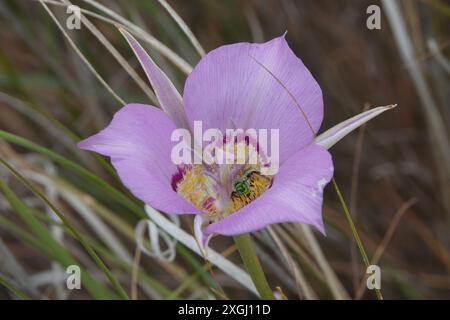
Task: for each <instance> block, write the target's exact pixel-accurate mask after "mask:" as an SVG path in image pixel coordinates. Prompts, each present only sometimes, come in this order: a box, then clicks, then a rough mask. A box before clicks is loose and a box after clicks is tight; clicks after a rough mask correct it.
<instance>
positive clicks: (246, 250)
mask: <svg viewBox="0 0 450 320" xmlns="http://www.w3.org/2000/svg"><path fill="white" fill-rule="evenodd" d="M234 242H235V243H236V246H237V247H238V250H239V254H240V255H241V258H242V261H243V262H244V265H245V267H246V268H247V271H248V273H249V274H250V277H251V278H252V280H253V283H254V284H255V287H256V290H258V292H259V294H260V295H261V298H262V299H264V300H275V296H274V295H273V292H272V289H270V287H269V284H268V283H267V279H266V275H265V274H264V271H263V270H262V267H261V263H260V262H259V259H258V256H257V255H256V252H255V248H254V246H253V241H252V238H251V236H250V234H249V233H247V234H242V235H239V236H235V237H234Z"/></svg>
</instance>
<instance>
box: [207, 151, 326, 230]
mask: <svg viewBox="0 0 450 320" xmlns="http://www.w3.org/2000/svg"><path fill="white" fill-rule="evenodd" d="M332 176H333V162H332V160H331V155H330V154H329V153H328V151H326V150H325V149H323V148H322V147H319V146H316V145H309V146H308V147H306V148H304V149H303V150H301V151H299V152H297V153H296V154H295V155H293V156H292V157H291V158H290V159H289V160H287V161H286V162H285V163H284V164H283V165H282V166H281V168H280V171H279V173H278V174H277V175H276V176H275V178H274V182H273V185H272V187H271V188H270V189H269V190H267V191H266V192H265V193H264V194H263V195H262V196H261V197H259V198H258V199H256V200H255V201H253V202H251V203H250V204H249V205H247V206H245V207H243V208H242V209H241V210H239V211H237V212H235V213H233V214H231V215H230V216H228V217H227V218H225V219H223V220H220V221H219V222H216V223H213V224H211V225H209V226H208V227H206V229H205V236H208V235H210V234H212V233H218V234H222V235H237V234H242V233H247V232H251V231H255V230H259V229H262V228H263V227H265V226H266V225H269V224H274V223H282V222H297V223H305V224H310V225H313V226H314V227H316V228H317V229H318V230H319V231H320V232H322V233H325V229H324V225H323V220H322V200H323V199H322V193H323V188H324V187H325V185H326V184H327V183H328V182H329V181H330V180H331V177H332Z"/></svg>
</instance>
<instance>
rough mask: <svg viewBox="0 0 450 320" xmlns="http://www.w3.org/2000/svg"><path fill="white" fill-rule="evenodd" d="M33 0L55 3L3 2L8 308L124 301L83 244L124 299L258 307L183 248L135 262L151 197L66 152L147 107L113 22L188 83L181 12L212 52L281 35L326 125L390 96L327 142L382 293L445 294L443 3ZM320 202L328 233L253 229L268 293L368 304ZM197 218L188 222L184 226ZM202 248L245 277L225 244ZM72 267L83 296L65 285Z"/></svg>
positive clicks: (447, 215) (3, 237) (187, 43)
mask: <svg viewBox="0 0 450 320" xmlns="http://www.w3.org/2000/svg"><path fill="white" fill-rule="evenodd" d="M43 2H45V4H46V7H47V9H48V10H49V11H47V10H46V8H45V6H43V5H42V3H41V2H39V1H34V0H2V1H1V2H0V43H1V46H0V130H1V131H0V158H1V159H2V164H1V165H0V179H1V182H0V185H1V188H0V299H17V298H18V297H19V298H33V299H102V298H117V297H118V293H117V292H119V291H120V290H118V288H117V283H116V285H114V284H111V281H109V280H108V272H107V271H106V270H105V268H103V267H102V265H101V263H99V262H98V261H97V260H96V259H95V258H94V259H93V258H92V255H90V254H89V250H86V247H88V248H90V249H92V250H94V251H95V252H96V253H97V254H98V256H99V257H100V258H101V260H102V261H104V263H105V265H106V268H107V270H109V271H110V272H111V274H112V275H113V277H114V279H116V280H117V282H118V283H120V286H121V287H122V288H123V290H124V291H125V292H127V294H129V295H130V296H131V297H133V298H139V299H180V298H181V299H209V298H216V299H222V298H236V299H241V298H255V296H254V294H253V293H251V292H250V291H249V290H247V289H246V288H245V287H243V286H242V285H240V284H239V283H238V282H236V281H235V280H234V279H233V277H230V276H229V275H227V274H224V273H223V272H221V271H220V270H218V269H217V268H215V267H214V266H210V265H208V264H207V263H205V261H204V260H203V259H202V258H201V257H199V256H197V255H196V254H195V253H193V252H192V251H190V250H189V249H187V248H186V247H184V246H183V245H182V244H177V245H176V249H175V252H174V253H176V258H175V260H173V261H166V260H165V259H164V258H166V257H165V256H158V255H156V256H155V254H154V252H142V250H144V249H147V250H148V251H151V249H150V248H149V246H150V244H149V243H148V240H146V241H143V243H142V246H143V247H142V246H141V248H140V249H139V247H138V249H136V248H137V247H136V241H135V226H136V224H137V223H138V221H139V220H141V219H142V218H143V217H145V213H144V211H143V205H142V204H141V203H140V202H139V201H138V200H137V199H135V198H133V197H132V196H131V195H130V194H129V193H128V192H127V190H126V189H125V188H124V187H123V186H122V185H121V183H120V182H119V181H118V180H117V178H116V177H115V175H114V172H113V171H111V167H110V166H109V165H108V161H107V159H102V158H101V157H97V156H95V155H94V154H91V153H88V152H84V151H81V150H78V149H77V148H76V145H75V144H76V142H77V141H79V140H80V139H81V138H85V137H87V136H89V135H91V134H93V133H95V132H97V131H99V130H100V129H101V128H103V127H105V125H107V124H108V123H109V121H110V120H111V118H112V115H113V114H114V112H116V111H117V110H118V109H119V108H120V107H121V106H122V104H123V102H142V103H150V104H154V105H156V104H157V102H156V101H155V98H154V93H153V91H152V89H151V87H150V86H149V84H148V83H147V80H146V78H145V75H144V73H143V72H142V70H141V69H140V66H139V64H138V61H137V60H136V59H135V57H134V55H133V53H132V51H131V50H130V49H129V47H128V45H127V43H126V41H125V40H124V39H123V37H122V36H121V34H120V33H119V32H118V30H117V28H116V27H115V26H114V24H120V25H123V26H125V28H127V29H128V30H130V31H131V32H132V33H134V34H135V35H136V37H137V38H138V39H139V40H140V41H141V42H142V44H143V46H144V47H145V48H146V49H147V50H148V52H149V53H150V55H151V56H152V57H153V58H154V59H155V61H156V62H157V63H158V65H159V66H160V67H161V68H162V69H163V70H164V71H165V72H166V73H167V74H168V75H169V77H170V78H171V79H172V80H173V81H174V83H175V84H176V86H177V87H178V89H179V90H180V91H182V89H183V84H184V80H185V79H186V76H187V74H188V73H189V72H190V70H191V69H192V67H193V66H195V64H196V63H197V62H198V61H199V59H200V57H201V54H202V50H201V48H200V47H199V46H198V45H193V44H192V41H191V40H190V38H192V37H190V36H187V35H186V34H185V32H184V31H183V28H182V27H180V25H179V23H178V22H177V19H178V18H181V19H182V20H183V21H184V22H185V24H186V25H187V26H188V28H189V29H190V30H191V31H192V33H193V34H194V35H195V37H196V38H197V39H198V42H199V44H200V45H201V47H202V48H203V49H204V50H205V51H206V52H208V51H210V50H212V49H214V48H216V47H218V46H221V45H224V44H228V43H234V42H242V41H246V42H263V41H267V40H270V39H272V38H273V37H276V36H279V35H281V34H283V33H284V32H285V31H287V32H288V33H287V41H288V43H289V45H290V46H291V48H292V49H293V51H294V52H295V53H296V55H297V56H299V57H300V58H301V59H302V60H303V62H304V63H305V65H306V66H307V67H308V68H309V69H310V71H311V72H312V74H313V75H314V77H315V78H316V79H317V81H318V82H319V84H320V85H321V87H322V91H323V94H324V102H325V120H324V123H323V125H322V129H321V131H322V132H323V131H324V130H325V129H327V128H330V127H331V126H333V125H335V124H337V123H339V122H340V121H343V120H345V119H347V118H349V117H351V116H353V115H355V114H357V113H359V112H362V111H363V110H365V109H367V108H369V107H374V106H380V105H388V104H398V106H397V108H395V109H393V110H390V111H388V112H386V113H384V114H383V115H381V116H379V117H378V118H376V119H375V120H373V121H371V122H369V123H368V124H367V125H366V126H363V127H361V128H360V129H358V130H357V131H355V132H353V133H352V134H350V135H349V136H347V137H346V138H345V139H344V140H342V141H341V142H340V143H338V144H337V145H335V146H334V147H333V148H332V149H331V150H330V151H331V153H332V155H333V158H334V162H335V178H336V181H337V182H338V184H339V186H340V188H341V190H342V193H343V196H344V199H345V200H346V202H347V205H348V207H349V209H350V213H351V215H352V217H353V221H354V223H355V225H356V228H357V230H358V232H359V235H360V237H361V240H362V243H363V245H364V248H365V250H366V252H367V255H368V257H369V260H370V262H371V263H373V264H377V265H379V266H380V268H381V272H382V275H381V281H382V287H381V292H382V293H383V296H384V298H385V299H448V298H450V251H449V247H450V233H449V228H450V144H449V134H448V133H449V132H448V130H449V125H448V124H449V123H450V122H449V121H450V90H449V75H450V74H449V72H450V60H449V52H450V49H449V46H450V32H449V31H450V23H449V21H450V19H449V18H450V2H448V1H444V0H403V1H401V0H398V1H397V0H386V1H384V2H380V1H375V0H370V1H366V0H360V1H350V0H339V1H336V0H320V1H319V0H314V1H313V0H297V1H295V0H279V1H275V0H267V1H262V0H260V1H257V0H247V1H238V0H221V1H219V0H190V1H181V0H168V1H167V2H165V1H161V2H160V1H157V0H145V1H144V0H126V1H125V0H118V1H105V0H104V1H94V0H84V1H71V2H70V1H67V0H61V1H59V0H55V1H43ZM70 4H74V5H78V6H79V7H80V8H81V9H82V10H81V14H82V16H83V23H81V28H80V29H79V30H78V29H75V30H69V28H67V25H66V22H67V19H68V18H69V17H70V16H71V13H67V6H68V5H70ZM168 5H169V6H170V7H168ZM370 5H377V6H379V8H381V12H380V14H381V15H380V18H381V25H380V27H381V28H380V29H375V30H369V29H368V28H367V26H366V20H367V19H368V17H369V16H370V14H367V13H366V10H367V8H368V7H369V6H370ZM168 9H169V10H168ZM172 10H173V11H172ZM49 12H50V13H51V15H50V14H49ZM173 12H176V13H175V14H174V13H173ZM52 15H53V16H52ZM174 16H175V19H174ZM54 19H55V20H56V21H57V22H58V23H59V24H60V26H61V27H62V30H63V31H64V33H63V32H62V31H61V29H59V28H58V25H57V24H56V23H55V20H54ZM67 37H69V39H70V41H68V39H67ZM324 198H325V202H324V218H325V225H326V230H327V234H328V235H327V237H323V236H322V235H320V234H319V233H315V231H314V232H311V230H310V229H309V228H305V227H302V226H299V225H291V224H285V225H277V226H273V227H271V228H270V229H268V230H265V231H262V232H258V233H256V234H255V235H254V240H255V243H256V246H257V250H258V254H259V256H260V259H261V262H262V264H263V267H264V270H265V272H266V273H267V276H268V278H269V282H270V284H271V286H272V287H273V288H277V287H278V289H277V292H278V293H279V296H281V297H285V298H288V299H341V298H344V299H348V298H351V299H375V294H374V292H373V291H371V290H367V289H365V288H366V286H365V275H366V266H365V265H364V262H363V260H362V258H361V255H360V252H359V250H358V248H357V247H356V245H355V241H354V238H353V235H352V231H351V228H350V227H349V223H348V221H347V219H346V216H345V214H344V212H343V209H342V207H341V205H340V203H339V199H338V197H337V195H336V191H335V190H334V189H333V187H332V185H331V184H330V185H329V186H328V187H327V188H326V190H325V196H324ZM49 204H51V205H52V206H54V208H51V207H49ZM55 208H56V209H57V211H58V212H55ZM58 214H60V215H62V216H63V217H64V219H63V220H64V221H61V219H60V217H58ZM191 219H192V218H191V217H183V218H182V219H181V226H182V228H183V229H184V230H186V231H188V232H189V233H191V229H192V227H191V226H192V220H191ZM66 220H67V221H66ZM74 230H75V231H74ZM80 239H81V240H82V242H83V244H84V245H81V244H80ZM161 246H162V249H167V245H166V244H165V243H164V242H163V241H161ZM211 246H212V247H213V248H214V249H215V250H217V251H219V252H222V253H223V254H224V255H225V256H227V258H228V259H229V260H230V261H232V262H233V263H235V264H236V265H237V266H240V267H242V262H241V260H240V258H239V254H238V253H237V252H236V248H235V246H234V245H233V241H232V239H229V238H225V237H216V238H214V240H213V241H212V242H211ZM168 249H170V248H168ZM144 251H145V250H144ZM147 253H151V254H150V255H148V254H147ZM74 264H75V265H79V266H80V267H81V268H82V273H83V278H82V289H81V290H68V289H67V287H66V279H67V276H68V275H67V274H66V268H67V267H68V266H69V265H74ZM111 274H110V275H111Z"/></svg>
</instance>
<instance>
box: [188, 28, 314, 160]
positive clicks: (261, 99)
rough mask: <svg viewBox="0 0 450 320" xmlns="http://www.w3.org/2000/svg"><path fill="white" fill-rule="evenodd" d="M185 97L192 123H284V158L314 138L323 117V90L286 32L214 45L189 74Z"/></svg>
mask: <svg viewBox="0 0 450 320" xmlns="http://www.w3.org/2000/svg"><path fill="white" fill-rule="evenodd" d="M277 79H278V80H277ZM280 82H281V83H282V84H280ZM283 86H284V87H285V88H284V87H283ZM286 88H287V89H288V90H289V92H288V91H287V90H286ZM290 94H292V95H293V96H294V97H295V99H296V100H297V101H298V103H299V104H300V106H301V108H302V110H303V111H304V112H305V114H306V118H307V119H308V121H309V123H310V125H311V127H312V128H311V127H310V126H309V125H308V122H307V121H306V119H305V117H304V115H303V114H302V112H301V110H300V109H299V108H298V106H297V105H296V103H295V100H294V99H293V98H292V97H291V96H290ZM183 98H184V103H185V111H186V114H187V117H188V119H189V121H190V122H189V123H190V125H191V126H192V123H193V121H195V120H203V128H204V130H206V129H209V128H219V129H220V130H225V129H233V128H241V129H244V130H245V129H249V128H253V129H280V155H281V157H280V158H281V159H280V161H281V162H283V160H286V159H288V158H289V156H290V155H292V154H293V153H295V152H296V151H298V150H300V149H301V148H302V147H305V146H306V145H308V144H309V143H310V142H311V140H312V138H313V132H312V131H315V132H317V130H318V129H319V127H320V124H321V122H322V117H323V101H322V91H321V89H320V87H319V85H318V84H317V82H316V81H315V80H314V78H313V76H312V75H311V73H310V72H309V71H308V69H307V68H306V67H305V65H304V64H303V63H302V61H301V60H300V59H299V58H297V57H296V56H295V54H294V53H293V52H292V50H291V49H290V48H289V46H288V44H287V42H286V40H285V38H284V36H282V37H279V38H275V39H273V40H272V41H269V42H266V43H263V44H250V43H238V44H232V45H226V46H223V47H220V48H218V49H216V50H213V51H211V52H210V53H208V54H207V55H206V57H204V58H203V59H202V60H201V61H200V62H199V64H198V65H197V66H196V67H195V68H194V70H193V72H192V73H191V74H190V75H189V77H188V79H187V81H186V84H185V89H184V97H183ZM311 129H313V130H311ZM223 132H224V131H223Z"/></svg>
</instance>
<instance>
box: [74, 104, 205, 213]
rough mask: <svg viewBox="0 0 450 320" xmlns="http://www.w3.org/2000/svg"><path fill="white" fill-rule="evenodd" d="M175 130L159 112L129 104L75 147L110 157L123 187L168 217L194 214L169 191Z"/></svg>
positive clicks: (180, 199)
mask: <svg viewBox="0 0 450 320" xmlns="http://www.w3.org/2000/svg"><path fill="white" fill-rule="evenodd" d="M175 128H176V127H175V124H174V123H173V122H172V121H171V120H170V118H169V117H168V116H167V115H166V114H165V113H164V112H162V111H161V110H159V109H157V108H155V107H152V106H147V105H142V104H129V105H126V106H125V107H123V108H122V109H120V110H119V111H118V112H117V113H116V114H115V115H114V118H113V120H112V121H111V123H110V124H109V125H108V126H107V127H106V128H105V129H103V130H102V131H100V132H99V133H97V134H95V135H93V136H91V137H89V138H87V139H86V140H83V141H81V142H79V143H78V147H79V148H81V149H85V150H90V151H95V152H98V153H100V154H102V155H105V156H108V157H111V162H112V164H113V166H114V168H115V169H116V170H117V172H118V174H119V176H120V179H121V180H122V181H123V183H124V184H125V186H127V188H129V189H130V191H131V192H132V193H133V194H134V195H135V196H136V197H137V198H139V199H141V200H142V201H144V202H145V203H147V204H149V205H151V206H152V207H154V208H156V209H159V210H162V211H165V212H167V213H177V214H183V213H197V212H198V210H197V209H196V208H194V207H193V206H192V205H191V204H190V203H188V202H187V201H186V200H184V199H183V198H182V197H180V196H179V195H178V194H177V193H176V192H175V191H174V190H173V189H172V187H171V178H172V175H173V174H174V173H175V172H176V167H175V165H174V164H173V163H172V161H171V158H170V153H171V149H172V142H171V139H170V137H171V134H172V131H173V130H174V129H175Z"/></svg>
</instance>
